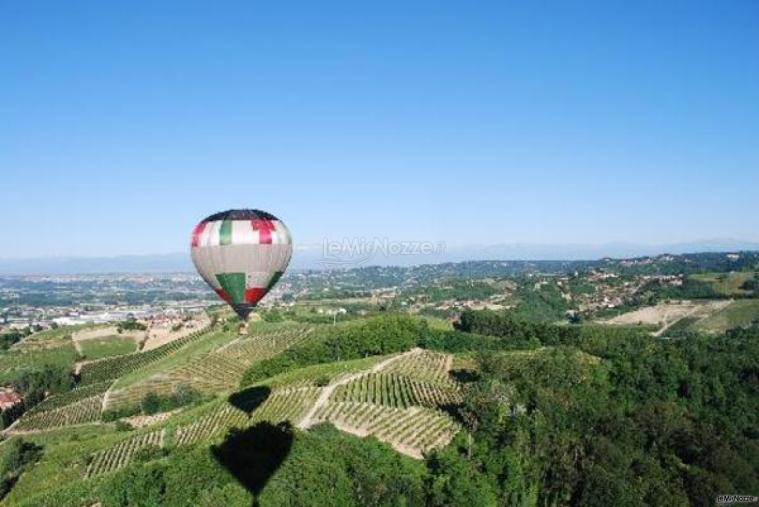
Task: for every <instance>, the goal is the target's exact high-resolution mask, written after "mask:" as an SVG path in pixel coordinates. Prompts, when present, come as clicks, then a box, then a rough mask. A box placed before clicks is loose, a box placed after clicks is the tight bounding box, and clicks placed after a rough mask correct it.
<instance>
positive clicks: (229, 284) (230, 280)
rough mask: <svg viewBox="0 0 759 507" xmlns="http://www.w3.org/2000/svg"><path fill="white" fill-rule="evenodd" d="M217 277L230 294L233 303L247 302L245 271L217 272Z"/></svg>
mask: <svg viewBox="0 0 759 507" xmlns="http://www.w3.org/2000/svg"><path fill="white" fill-rule="evenodd" d="M216 279H217V280H218V281H219V285H221V287H222V288H223V289H224V290H225V291H227V294H229V298H230V299H231V303H237V304H240V303H245V273H217V274H216Z"/></svg>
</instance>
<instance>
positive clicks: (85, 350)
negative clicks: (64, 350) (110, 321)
mask: <svg viewBox="0 0 759 507" xmlns="http://www.w3.org/2000/svg"><path fill="white" fill-rule="evenodd" d="M79 349H80V350H81V352H82V355H83V356H84V358H85V359H88V360H92V359H101V358H103V357H109V356H119V355H122V354H130V353H132V352H135V351H136V350H137V343H136V342H135V341H134V339H132V338H129V337H126V336H119V335H112V336H104V337H102V338H91V339H89V340H81V341H80V342H79Z"/></svg>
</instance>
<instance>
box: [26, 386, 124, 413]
mask: <svg viewBox="0 0 759 507" xmlns="http://www.w3.org/2000/svg"><path fill="white" fill-rule="evenodd" d="M110 385H111V382H99V383H97V384H90V385H86V386H83V387H78V388H76V389H72V390H71V391H68V392H65V393H61V394H54V395H53V396H50V397H49V398H46V399H44V400H43V401H41V402H40V403H38V404H37V405H35V406H34V407H33V408H32V409H31V410H29V411H28V412H27V414H32V413H35V412H40V411H43V410H51V409H54V408H60V407H64V406H66V405H69V404H71V403H74V402H76V401H79V400H83V399H85V398H89V397H91V396H94V395H96V394H102V393H104V392H106V391H107V390H108V387H110Z"/></svg>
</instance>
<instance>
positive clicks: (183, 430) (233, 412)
mask: <svg viewBox="0 0 759 507" xmlns="http://www.w3.org/2000/svg"><path fill="white" fill-rule="evenodd" d="M247 421H248V414H246V413H245V412H243V411H242V410H240V409H238V408H236V407H234V406H232V405H230V404H228V403H223V404H222V405H219V407H218V408H217V409H216V410H214V411H213V412H211V413H210V414H206V415H205V416H203V417H201V418H200V419H198V420H197V421H195V422H192V423H190V424H186V425H183V426H179V427H177V429H176V432H175V433H174V442H175V444H176V445H187V444H194V443H196V442H201V441H205V440H210V439H211V438H213V437H214V436H217V435H220V434H223V433H225V432H226V431H227V430H228V429H229V428H233V427H238V428H239V427H245V426H246V423H247Z"/></svg>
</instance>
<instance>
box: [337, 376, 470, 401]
mask: <svg viewBox="0 0 759 507" xmlns="http://www.w3.org/2000/svg"><path fill="white" fill-rule="evenodd" d="M331 399H332V400H333V401H355V402H363V403H373V404H377V405H387V406H390V407H400V408H407V407H411V406H415V405H422V406H425V407H431V408H435V407H443V406H446V405H450V404H455V403H459V402H461V393H460V390H459V388H458V386H456V385H455V384H453V383H452V382H445V383H441V384H436V383H432V382H420V381H417V380H415V379H414V378H412V377H409V376H406V375H400V374H396V373H385V372H384V371H383V372H382V373H367V374H365V375H362V376H361V377H360V378H358V379H356V380H354V381H353V382H350V383H348V384H346V385H342V386H339V387H338V388H336V389H335V392H334V393H333V395H332V396H331Z"/></svg>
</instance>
